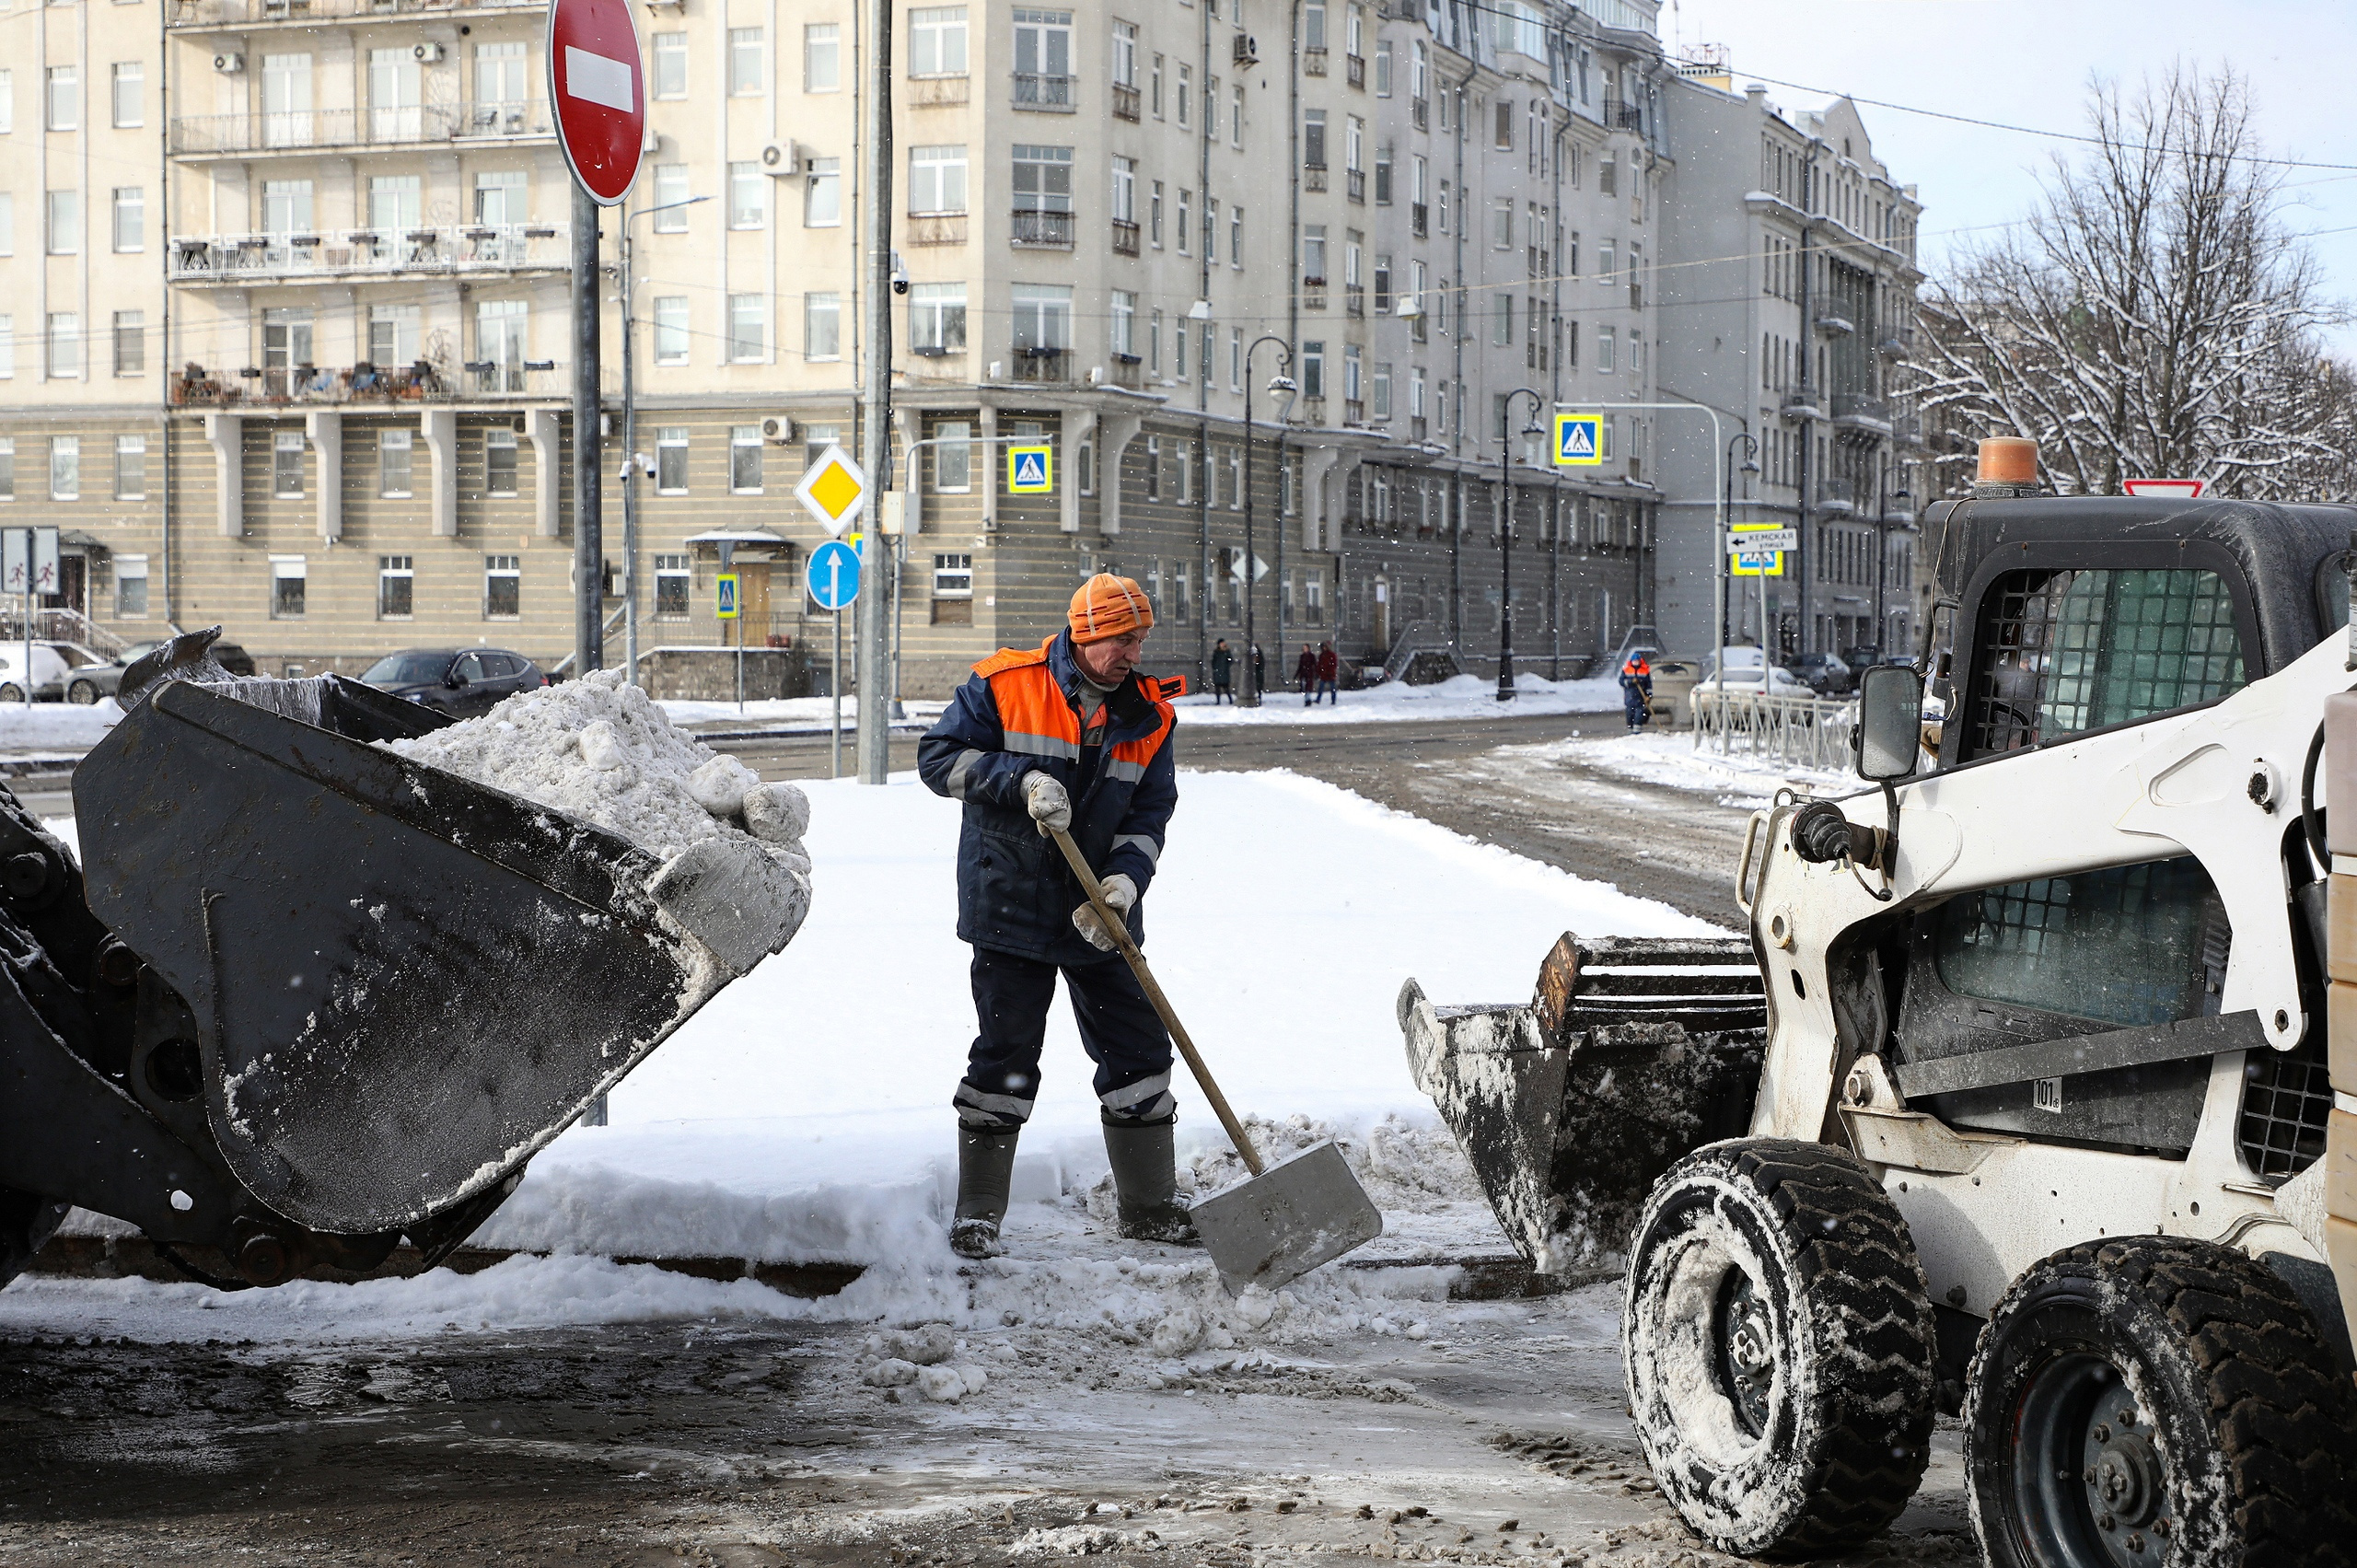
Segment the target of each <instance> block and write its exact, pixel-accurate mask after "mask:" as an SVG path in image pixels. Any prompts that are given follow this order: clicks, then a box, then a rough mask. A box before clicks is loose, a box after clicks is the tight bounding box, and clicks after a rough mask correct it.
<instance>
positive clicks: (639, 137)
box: [549, 0, 646, 207]
mask: <svg viewBox="0 0 2357 1568" xmlns="http://www.w3.org/2000/svg"><path fill="white" fill-rule="evenodd" d="M549 102H550V103H551V104H552V105H553V106H554V107H555V110H556V139H557V142H558V144H559V145H562V146H563V148H564V161H565V162H567V163H569V164H571V165H572V166H573V177H574V179H575V180H579V181H580V182H581V188H582V189H583V190H584V191H586V192H589V194H590V196H591V197H592V198H593V199H594V200H595V201H596V202H597V203H598V205H600V206H606V207H610V206H612V205H613V204H614V203H617V202H619V201H621V199H622V197H623V196H624V195H626V194H628V193H629V191H630V187H631V182H632V181H633V180H636V179H637V178H638V160H639V155H640V153H641V151H642V150H643V149H644V146H645V145H646V68H645V66H644V64H643V63H642V61H641V57H640V55H639V52H638V27H637V24H636V23H634V22H633V21H632V20H631V15H630V5H629V0H551V4H550V6H549Z"/></svg>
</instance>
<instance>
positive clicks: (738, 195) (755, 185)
mask: <svg viewBox="0 0 2357 1568" xmlns="http://www.w3.org/2000/svg"><path fill="white" fill-rule="evenodd" d="M769 208H770V177H769V176H768V175H766V174H764V173H762V172H761V165H760V164H758V163H732V164H730V165H729V166H728V226H729V227H731V228H761V227H762V226H765V225H767V224H768V222H769V216H770V211H769Z"/></svg>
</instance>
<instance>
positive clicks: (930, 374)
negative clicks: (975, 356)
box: [901, 343, 973, 381]
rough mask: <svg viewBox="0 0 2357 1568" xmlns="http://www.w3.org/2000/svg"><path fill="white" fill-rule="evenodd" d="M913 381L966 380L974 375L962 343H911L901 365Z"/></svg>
mask: <svg viewBox="0 0 2357 1568" xmlns="http://www.w3.org/2000/svg"><path fill="white" fill-rule="evenodd" d="M901 368H902V370H903V372H904V373H905V374H906V375H907V376H908V377H909V379H911V381H966V380H970V379H972V377H973V370H972V368H971V367H970V366H969V365H968V364H967V363H966V345H965V344H964V343H956V344H951V343H911V344H910V345H909V357H908V359H907V360H906V361H905V362H904V364H903V365H902V366H901Z"/></svg>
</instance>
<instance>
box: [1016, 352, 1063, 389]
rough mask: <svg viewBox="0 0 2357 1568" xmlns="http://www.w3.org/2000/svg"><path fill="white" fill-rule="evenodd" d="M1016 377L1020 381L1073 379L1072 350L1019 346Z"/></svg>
mask: <svg viewBox="0 0 2357 1568" xmlns="http://www.w3.org/2000/svg"><path fill="white" fill-rule="evenodd" d="M1015 378H1016V380H1018V381H1069V380H1071V379H1072V350H1070V349H1068V348H1018V349H1016V351H1015Z"/></svg>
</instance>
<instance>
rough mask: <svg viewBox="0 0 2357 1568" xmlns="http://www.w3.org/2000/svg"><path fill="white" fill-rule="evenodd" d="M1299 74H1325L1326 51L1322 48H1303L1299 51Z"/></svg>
mask: <svg viewBox="0 0 2357 1568" xmlns="http://www.w3.org/2000/svg"><path fill="white" fill-rule="evenodd" d="M1301 74H1302V75H1305V76H1322V75H1325V74H1326V52H1325V51H1324V50H1322V49H1305V50H1303V51H1302V52H1301Z"/></svg>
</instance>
